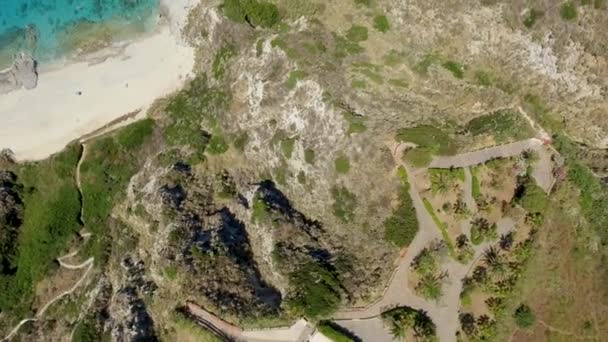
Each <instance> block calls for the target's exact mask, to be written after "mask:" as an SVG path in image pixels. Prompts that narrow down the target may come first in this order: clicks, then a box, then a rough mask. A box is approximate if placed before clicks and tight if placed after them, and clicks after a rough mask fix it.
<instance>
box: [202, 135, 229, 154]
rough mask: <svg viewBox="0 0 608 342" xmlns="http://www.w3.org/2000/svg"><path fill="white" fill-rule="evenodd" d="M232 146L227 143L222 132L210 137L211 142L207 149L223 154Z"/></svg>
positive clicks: (210, 151)
mask: <svg viewBox="0 0 608 342" xmlns="http://www.w3.org/2000/svg"><path fill="white" fill-rule="evenodd" d="M229 148H230V147H229V146H228V143H226V139H224V136H223V135H221V134H214V135H213V136H211V139H209V144H208V145H207V149H206V150H207V151H208V152H209V153H211V154H223V153H226V152H227V151H228V149H229Z"/></svg>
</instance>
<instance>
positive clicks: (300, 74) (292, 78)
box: [287, 70, 308, 89]
mask: <svg viewBox="0 0 608 342" xmlns="http://www.w3.org/2000/svg"><path fill="white" fill-rule="evenodd" d="M306 76H308V74H307V73H306V72H304V71H302V70H294V71H292V72H290V73H289V77H288V78H287V88H289V89H293V88H295V87H296V84H298V81H300V80H303V79H304V78H305V77H306Z"/></svg>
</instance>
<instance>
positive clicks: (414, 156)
mask: <svg viewBox="0 0 608 342" xmlns="http://www.w3.org/2000/svg"><path fill="white" fill-rule="evenodd" d="M403 160H405V161H406V162H408V163H410V164H411V165H412V166H414V167H427V166H428V165H429V164H430V163H431V161H433V150H431V149H429V148H426V147H418V148H412V149H409V150H407V151H405V152H404V154H403Z"/></svg>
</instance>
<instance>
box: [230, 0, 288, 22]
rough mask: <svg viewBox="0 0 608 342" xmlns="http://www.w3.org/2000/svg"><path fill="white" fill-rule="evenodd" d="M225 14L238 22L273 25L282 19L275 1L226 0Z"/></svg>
mask: <svg viewBox="0 0 608 342" xmlns="http://www.w3.org/2000/svg"><path fill="white" fill-rule="evenodd" d="M223 9H224V15H225V16H226V17H227V18H228V19H230V20H233V21H236V22H238V23H245V22H247V23H249V24H251V25H253V26H262V27H273V26H274V25H276V24H278V23H279V21H280V20H281V17H280V15H279V9H278V8H277V6H276V5H274V4H273V3H270V2H267V1H258V0H225V1H224V5H223Z"/></svg>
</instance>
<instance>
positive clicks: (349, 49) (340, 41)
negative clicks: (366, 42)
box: [334, 33, 363, 59]
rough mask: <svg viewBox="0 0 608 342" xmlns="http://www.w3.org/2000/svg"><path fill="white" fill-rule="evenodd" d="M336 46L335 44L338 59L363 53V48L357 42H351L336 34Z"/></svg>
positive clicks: (335, 53)
mask: <svg viewBox="0 0 608 342" xmlns="http://www.w3.org/2000/svg"><path fill="white" fill-rule="evenodd" d="M334 41H335V42H334V44H335V48H334V49H335V52H334V56H335V57H336V58H338V59H341V58H344V57H346V56H352V55H356V54H359V53H361V52H363V47H361V46H360V45H359V44H358V43H357V42H354V41H352V40H349V39H347V38H345V37H343V36H340V35H337V34H335V33H334Z"/></svg>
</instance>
